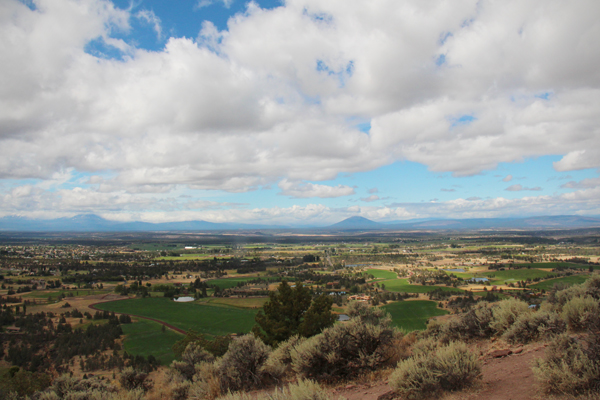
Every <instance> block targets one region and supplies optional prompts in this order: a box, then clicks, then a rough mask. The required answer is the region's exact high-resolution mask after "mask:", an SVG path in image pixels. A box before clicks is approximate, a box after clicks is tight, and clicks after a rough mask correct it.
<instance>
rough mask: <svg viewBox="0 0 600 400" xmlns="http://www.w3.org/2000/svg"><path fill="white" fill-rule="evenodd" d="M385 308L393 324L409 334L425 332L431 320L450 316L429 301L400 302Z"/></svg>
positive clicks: (433, 302)
mask: <svg viewBox="0 0 600 400" xmlns="http://www.w3.org/2000/svg"><path fill="white" fill-rule="evenodd" d="M383 308H384V309H385V310H386V311H387V312H389V313H390V315H391V316H392V324H393V325H395V326H397V327H398V328H401V329H404V330H405V331H407V332H410V331H415V330H423V329H425V328H426V327H427V320H428V319H429V318H431V317H435V316H438V315H445V314H448V311H446V310H442V309H441V308H438V307H437V303H436V302H435V301H428V300H411V301H398V302H395V303H390V304H387V305H385V306H383Z"/></svg>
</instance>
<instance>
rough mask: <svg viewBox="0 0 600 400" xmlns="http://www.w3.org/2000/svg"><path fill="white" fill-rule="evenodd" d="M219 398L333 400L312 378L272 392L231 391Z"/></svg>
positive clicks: (220, 399) (221, 399)
mask: <svg viewBox="0 0 600 400" xmlns="http://www.w3.org/2000/svg"><path fill="white" fill-rule="evenodd" d="M218 400H332V398H331V397H330V396H329V394H328V393H327V392H326V391H325V390H323V389H322V388H321V386H319V384H318V383H316V382H313V381H310V380H302V379H301V380H299V381H298V383H295V384H294V383H292V384H290V385H288V386H287V387H286V388H284V389H281V390H279V389H277V390H275V392H273V393H272V394H265V395H262V396H258V397H254V396H249V395H247V394H245V393H229V394H227V395H226V396H223V397H219V399H218Z"/></svg>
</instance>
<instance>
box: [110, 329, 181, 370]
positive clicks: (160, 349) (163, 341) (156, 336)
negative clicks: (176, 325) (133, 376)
mask: <svg viewBox="0 0 600 400" xmlns="http://www.w3.org/2000/svg"><path fill="white" fill-rule="evenodd" d="M121 328H122V329H123V333H124V334H125V335H126V336H125V342H124V344H123V347H124V350H125V351H126V352H127V353H129V354H134V355H136V356H137V355H141V356H144V357H148V356H149V355H153V356H154V357H156V358H157V359H158V360H159V361H160V363H161V364H162V365H169V364H170V363H171V361H173V360H174V359H175V355H174V354H173V350H171V348H172V347H173V345H174V344H175V342H177V341H178V340H181V339H182V338H183V335H182V334H180V333H177V332H174V331H172V330H170V329H165V331H164V332H163V331H162V325H161V324H159V323H158V322H154V321H149V320H147V319H141V318H140V319H139V320H138V321H137V322H134V323H133V324H122V325H121Z"/></svg>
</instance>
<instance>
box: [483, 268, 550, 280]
mask: <svg viewBox="0 0 600 400" xmlns="http://www.w3.org/2000/svg"><path fill="white" fill-rule="evenodd" d="M552 274H553V273H552V272H549V271H542V270H540V269H535V268H531V269H527V268H521V269H510V270H508V269H507V270H504V271H489V272H485V273H483V274H482V275H483V276H486V277H488V278H490V282H492V283H495V284H506V283H510V282H517V281H524V280H526V279H528V278H530V279H535V278H541V279H544V278H546V277H548V276H549V275H552Z"/></svg>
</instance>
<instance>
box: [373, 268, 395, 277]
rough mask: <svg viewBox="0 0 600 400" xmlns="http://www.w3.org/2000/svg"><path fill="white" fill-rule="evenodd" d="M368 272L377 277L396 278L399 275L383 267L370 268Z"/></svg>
mask: <svg viewBox="0 0 600 400" xmlns="http://www.w3.org/2000/svg"><path fill="white" fill-rule="evenodd" d="M367 274H371V275H373V276H374V277H375V279H396V278H397V277H398V274H396V273H395V272H393V271H386V270H383V269H368V270H367Z"/></svg>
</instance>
